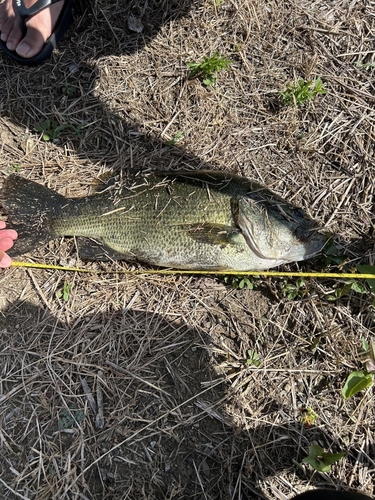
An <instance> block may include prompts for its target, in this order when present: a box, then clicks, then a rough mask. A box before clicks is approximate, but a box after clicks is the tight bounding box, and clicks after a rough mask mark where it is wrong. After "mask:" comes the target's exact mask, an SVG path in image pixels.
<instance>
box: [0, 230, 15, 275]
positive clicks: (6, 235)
mask: <svg viewBox="0 0 375 500" xmlns="http://www.w3.org/2000/svg"><path fill="white" fill-rule="evenodd" d="M5 227H6V224H5V222H4V221H0V268H4V267H9V266H10V265H11V263H12V259H11V258H10V257H9V255H7V254H6V253H5V252H6V251H7V250H9V249H10V248H12V246H13V240H15V239H16V238H17V237H18V234H17V232H16V231H15V230H14V229H5Z"/></svg>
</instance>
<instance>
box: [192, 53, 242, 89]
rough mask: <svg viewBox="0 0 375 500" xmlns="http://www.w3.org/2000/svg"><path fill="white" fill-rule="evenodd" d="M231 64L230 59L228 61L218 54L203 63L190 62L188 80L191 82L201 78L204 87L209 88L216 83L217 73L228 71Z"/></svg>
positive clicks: (205, 58)
mask: <svg viewBox="0 0 375 500" xmlns="http://www.w3.org/2000/svg"><path fill="white" fill-rule="evenodd" d="M231 62H232V61H231V60H230V59H226V58H225V57H223V56H221V55H220V54H219V53H218V52H215V53H214V54H212V56H211V57H204V58H203V61H202V62H199V63H195V62H188V63H187V65H188V67H189V68H190V73H189V76H188V78H189V79H190V80H191V79H193V78H199V79H200V80H201V81H202V83H203V84H204V85H206V86H207V87H209V86H210V85H213V84H214V83H215V82H216V75H215V73H220V71H223V70H225V69H228V67H229V65H230V64H231Z"/></svg>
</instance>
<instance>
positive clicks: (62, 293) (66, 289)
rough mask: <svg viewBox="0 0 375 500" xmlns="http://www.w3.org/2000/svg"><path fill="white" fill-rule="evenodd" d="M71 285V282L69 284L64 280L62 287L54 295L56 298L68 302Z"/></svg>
mask: <svg viewBox="0 0 375 500" xmlns="http://www.w3.org/2000/svg"><path fill="white" fill-rule="evenodd" d="M73 286H74V284H73V283H72V284H71V285H70V284H69V283H68V282H67V281H64V285H63V287H62V288H60V290H58V291H57V292H56V297H57V298H58V299H61V298H63V300H64V301H65V302H68V300H69V297H70V294H71V292H72V288H73Z"/></svg>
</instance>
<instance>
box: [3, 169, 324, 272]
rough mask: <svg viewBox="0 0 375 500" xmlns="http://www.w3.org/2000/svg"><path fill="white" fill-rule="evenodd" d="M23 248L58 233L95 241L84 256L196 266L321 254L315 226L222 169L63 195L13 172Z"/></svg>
mask: <svg viewBox="0 0 375 500" xmlns="http://www.w3.org/2000/svg"><path fill="white" fill-rule="evenodd" d="M1 204H2V206H3V207H4V208H5V209H6V211H7V213H8V214H9V217H10V227H12V228H14V229H16V230H17V231H18V233H19V238H18V240H17V241H16V243H15V245H14V250H13V255H14V254H16V255H20V254H24V253H27V252H30V251H32V250H34V249H35V248H36V247H38V246H40V245H42V244H45V243H47V242H48V241H50V240H52V239H54V238H57V237H61V236H82V237H86V238H94V239H95V240H97V241H99V245H98V244H95V243H93V244H91V243H90V244H89V246H88V245H85V249H86V250H85V252H84V256H85V257H88V258H91V259H97V258H101V257H103V255H106V256H107V257H109V258H114V259H124V260H128V261H132V260H137V261H141V262H145V263H147V264H150V265H154V266H161V267H172V268H179V269H197V270H198V269H201V270H234V271H247V270H258V269H259V270H261V269H267V268H270V267H274V266H278V265H280V264H284V263H287V262H292V261H299V260H304V259H307V258H309V257H311V256H313V255H315V254H316V253H318V252H319V251H320V250H321V249H322V247H323V245H324V241H325V239H324V237H323V236H322V235H321V234H319V233H318V232H317V227H316V224H315V223H314V222H313V221H312V220H311V219H309V218H308V217H307V216H306V215H305V214H304V213H303V211H302V210H301V209H300V208H297V207H295V206H293V205H291V204H289V203H287V202H286V201H284V200H282V199H281V198H280V197H278V196H276V195H275V194H273V193H272V192H270V191H269V190H268V189H266V188H265V187H262V186H261V185H259V184H256V183H254V182H251V181H249V180H248V179H245V178H241V177H238V176H234V175H230V174H226V173H221V172H207V171H198V172H169V173H166V172H163V173H153V174H148V175H147V174H146V175H136V176H134V177H133V178H132V180H131V181H130V182H128V183H124V184H121V185H120V184H116V183H114V185H113V186H112V187H109V188H108V189H106V190H104V191H103V192H101V193H97V194H94V195H91V196H87V197H84V198H65V197H64V196H61V195H60V194H58V193H56V192H54V191H52V190H50V189H48V188H46V187H44V186H42V185H40V184H37V183H35V182H33V181H30V180H27V179H24V178H22V177H19V176H16V175H10V176H9V177H8V178H7V179H6V181H5V184H4V188H3V190H2V193H1Z"/></svg>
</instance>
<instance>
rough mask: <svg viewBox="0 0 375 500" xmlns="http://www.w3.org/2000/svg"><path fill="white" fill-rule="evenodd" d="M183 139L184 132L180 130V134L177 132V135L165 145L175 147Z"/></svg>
mask: <svg viewBox="0 0 375 500" xmlns="http://www.w3.org/2000/svg"><path fill="white" fill-rule="evenodd" d="M183 137H184V132H183V131H182V130H180V131H179V132H177V134H176V135H175V136H174V137H173V138H172V139H171V140H170V141H167V142H166V143H165V144H166V145H167V146H174V145H175V144H176V143H177V142H178V141H180V140H181V139H182V138H183Z"/></svg>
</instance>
